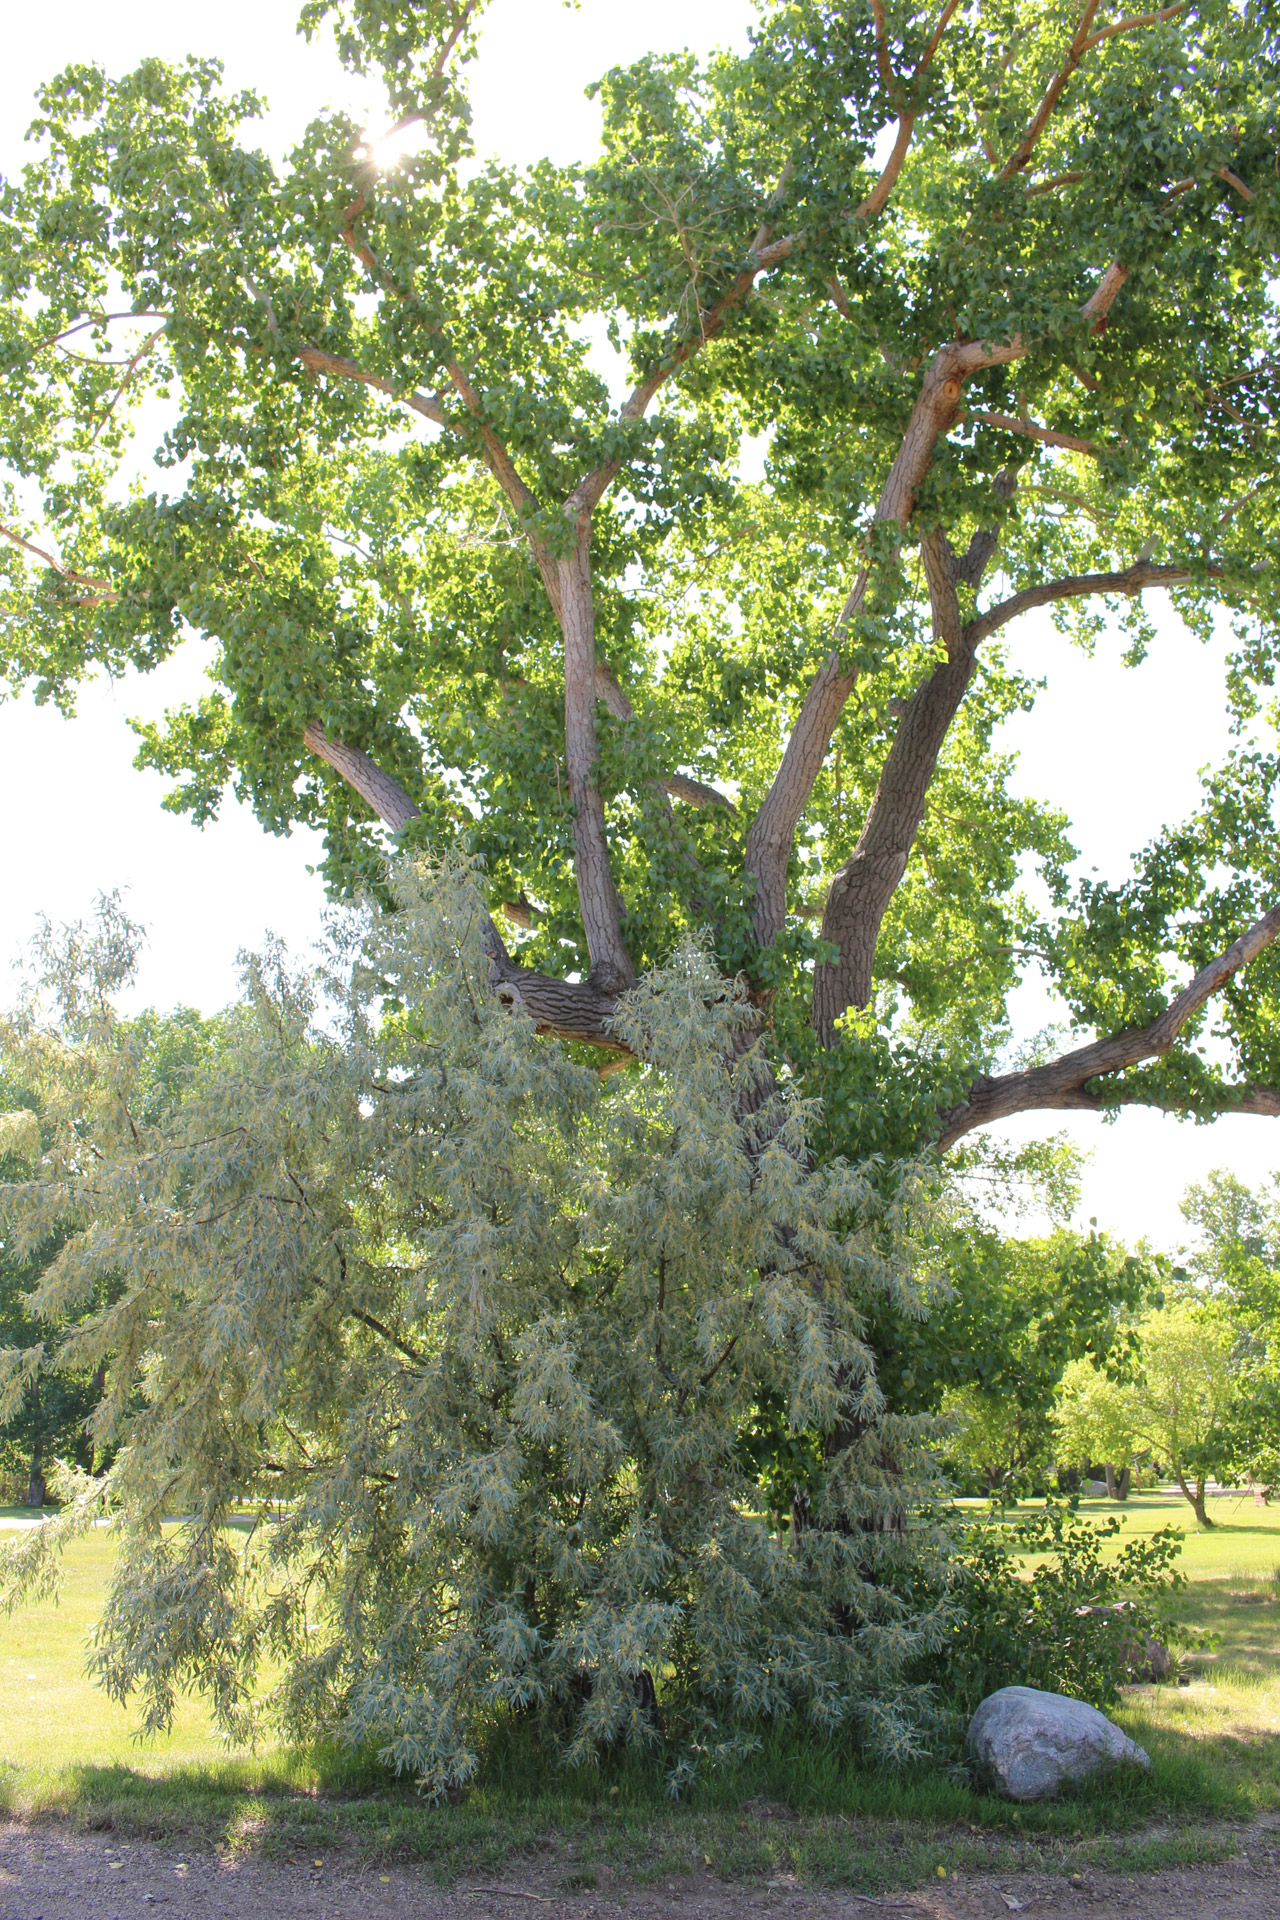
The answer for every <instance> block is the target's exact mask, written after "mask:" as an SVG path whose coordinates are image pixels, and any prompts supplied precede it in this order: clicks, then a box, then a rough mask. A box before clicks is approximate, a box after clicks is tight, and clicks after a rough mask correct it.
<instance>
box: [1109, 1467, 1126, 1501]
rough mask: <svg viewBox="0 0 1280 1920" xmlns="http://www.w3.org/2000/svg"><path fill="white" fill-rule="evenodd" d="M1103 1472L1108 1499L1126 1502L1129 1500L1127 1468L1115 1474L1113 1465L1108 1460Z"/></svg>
mask: <svg viewBox="0 0 1280 1920" xmlns="http://www.w3.org/2000/svg"><path fill="white" fill-rule="evenodd" d="M1103 1471H1104V1472H1105V1474H1106V1476H1107V1497H1108V1499H1110V1500H1127V1499H1128V1498H1129V1481H1130V1475H1129V1469H1128V1467H1123V1468H1122V1469H1121V1471H1120V1472H1119V1473H1117V1472H1116V1470H1115V1466H1114V1465H1113V1463H1112V1462H1111V1461H1110V1460H1108V1461H1107V1464H1106V1466H1105V1468H1104V1469H1103Z"/></svg>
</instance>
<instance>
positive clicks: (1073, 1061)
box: [936, 906, 1280, 1152]
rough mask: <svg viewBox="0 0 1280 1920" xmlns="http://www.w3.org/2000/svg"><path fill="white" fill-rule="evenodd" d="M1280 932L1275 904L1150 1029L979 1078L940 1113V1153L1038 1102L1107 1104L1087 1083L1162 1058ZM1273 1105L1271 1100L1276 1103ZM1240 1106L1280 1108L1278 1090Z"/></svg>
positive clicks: (1250, 1096) (1254, 1095) (1247, 1094)
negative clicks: (1019, 1069)
mask: <svg viewBox="0 0 1280 1920" xmlns="http://www.w3.org/2000/svg"><path fill="white" fill-rule="evenodd" d="M1277 934H1280V906H1278V907H1272V909H1271V911H1270V912H1269V913H1265V914H1263V916H1262V918H1261V919H1260V920H1255V921H1254V923H1253V925H1252V926H1251V927H1249V928H1247V929H1246V931H1245V932H1244V933H1242V934H1241V935H1240V938H1239V939H1238V940H1233V941H1232V943H1231V945H1230V946H1229V947H1227V948H1226V950H1225V951H1224V952H1222V953H1220V954H1218V955H1217V956H1216V957H1215V958H1214V959H1212V960H1211V961H1210V962H1209V964H1208V965H1207V966H1204V967H1201V969H1200V971H1199V973H1197V974H1196V976H1195V978H1194V979H1193V980H1192V981H1191V982H1190V984H1189V985H1187V986H1186V987H1184V988H1183V990H1182V992H1181V993H1179V994H1176V995H1175V996H1174V998H1173V999H1172V1000H1171V1001H1170V1002H1169V1004H1168V1006H1167V1007H1165V1009H1164V1010H1163V1012H1162V1013H1160V1014H1158V1015H1157V1016H1156V1018H1155V1019H1154V1020H1152V1021H1151V1022H1150V1023H1149V1024H1148V1025H1147V1026H1145V1027H1131V1028H1129V1030H1128V1031H1127V1032H1125V1033H1119V1034H1115V1035H1114V1036H1113V1037H1112V1038H1111V1039H1109V1040H1095V1041H1093V1042H1092V1043H1091V1044H1090V1045H1089V1046H1087V1047H1078V1048H1077V1049H1076V1050H1075V1051H1074V1052H1073V1053H1066V1054H1063V1055H1062V1056H1061V1057H1060V1058H1059V1059H1057V1060H1051V1061H1049V1062H1048V1064H1047V1065H1045V1066H1042V1067H1029V1068H1027V1069H1026V1071H1025V1072H1022V1073H1006V1074H1002V1075H1000V1076H998V1077H996V1078H987V1077H986V1076H983V1077H982V1078H981V1079H978V1080H975V1081H974V1083H973V1085H972V1086H971V1087H970V1088H969V1092H968V1096H967V1098H966V1099H965V1100H964V1101H963V1102H962V1103H961V1104H960V1105H959V1106H956V1107H952V1108H951V1109H950V1111H949V1112H947V1113H944V1114H943V1115H941V1116H940V1124H939V1129H938V1135H937V1142H936V1144H937V1146H938V1149H939V1151H940V1152H945V1150H946V1149H947V1148H948V1147H951V1146H954V1145H955V1143H956V1141H957V1140H960V1139H962V1138H963V1137H964V1135H965V1134H966V1133H971V1132H972V1131H973V1129H974V1128H975V1127H989V1126H991V1125H992V1124H993V1123H994V1122H995V1121H997V1120H1007V1119H1008V1118H1009V1116H1010V1115H1011V1114H1015V1113H1027V1112H1029V1111H1032V1110H1033V1109H1036V1108H1041V1107H1054V1108H1063V1107H1065V1108H1070V1107H1098V1106H1099V1105H1101V1104H1103V1102H1101V1101H1100V1100H1099V1098H1098V1096H1097V1094H1096V1093H1094V1092H1093V1091H1091V1090H1090V1088H1089V1085H1088V1083H1089V1082H1090V1081H1091V1080H1096V1079H1098V1078H1100V1077H1102V1076H1105V1075H1107V1074H1111V1073H1122V1072H1123V1071H1124V1069H1125V1068H1126V1067H1136V1066H1138V1065H1140V1064H1141V1062H1142V1061H1144V1060H1158V1059H1160V1058H1162V1057H1163V1055H1165V1054H1166V1053H1168V1052H1169V1050H1170V1048H1171V1047H1172V1046H1173V1045H1174V1043H1175V1041H1176V1040H1177V1038H1178V1036H1179V1034H1180V1033H1181V1032H1182V1029H1183V1027H1185V1025H1186V1024H1187V1021H1188V1020H1190V1018H1191V1017H1192V1015H1193V1014H1195V1013H1198V1012H1199V1010H1200V1008H1201V1007H1202V1006H1203V1005H1204V1004H1205V1002H1206V1000H1208V999H1210V998H1211V997H1212V995H1214V994H1215V993H1218V992H1219V991H1220V990H1221V989H1222V988H1223V987H1224V986H1225V985H1226V983H1227V981H1228V980H1230V979H1231V977H1232V975H1233V974H1236V973H1239V971H1240V969H1241V968H1242V967H1246V966H1248V964H1249V962H1250V961H1251V960H1253V959H1256V957H1257V955H1258V954H1260V953H1261V952H1263V951H1264V949H1265V948H1267V947H1269V946H1270V945H1271V943H1272V941H1273V940H1274V939H1275V938H1276V936H1277ZM1273 1101H1274V1102H1275V1104H1274V1105H1273V1104H1271V1103H1272V1102H1273ZM1238 1110H1239V1111H1241V1112H1252V1113H1265V1114H1280V1095H1276V1094H1274V1093H1273V1091H1272V1090H1271V1089H1269V1088H1256V1089H1252V1088H1251V1089H1246V1090H1243V1092H1242V1104H1241V1106H1240V1108H1239V1109H1238Z"/></svg>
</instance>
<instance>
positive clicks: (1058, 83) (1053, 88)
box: [999, 0, 1101, 180]
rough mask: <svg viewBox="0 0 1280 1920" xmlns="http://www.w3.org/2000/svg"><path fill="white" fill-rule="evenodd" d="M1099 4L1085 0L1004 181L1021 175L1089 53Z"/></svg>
mask: <svg viewBox="0 0 1280 1920" xmlns="http://www.w3.org/2000/svg"><path fill="white" fill-rule="evenodd" d="M1100 4H1101V0H1085V5H1084V10H1083V12H1082V13H1081V15H1080V18H1079V20H1078V22H1077V23H1076V30H1075V32H1074V33H1073V34H1072V36H1071V40H1070V42H1069V44H1068V46H1067V50H1066V52H1065V54H1064V55H1063V56H1062V65H1061V66H1060V67H1059V68H1058V71H1057V72H1056V73H1055V74H1054V76H1053V79H1052V80H1051V81H1050V82H1049V85H1048V87H1047V88H1046V90H1045V94H1044V98H1043V99H1042V100H1041V102H1040V105H1039V106H1038V107H1037V108H1036V110H1035V112H1034V113H1033V114H1032V116H1031V120H1030V122H1029V124H1028V126H1027V130H1026V132H1025V133H1024V134H1023V136H1022V138H1021V140H1019V142H1018V144H1017V146H1016V147H1015V148H1014V150H1013V152H1012V153H1011V154H1010V155H1009V158H1008V159H1007V160H1006V161H1005V163H1004V165H1003V167H1001V169H1000V173H999V178H1000V179H1001V180H1011V179H1012V178H1013V176H1014V174H1015V173H1021V172H1022V169H1023V168H1024V167H1025V166H1026V164H1027V162H1028V161H1029V160H1030V158H1031V156H1032V154H1033V153H1034V152H1035V150H1036V142H1037V141H1038V140H1039V138H1040V135H1041V134H1042V133H1043V132H1044V130H1045V127H1046V126H1047V125H1048V123H1049V119H1050V116H1051V115H1052V113H1053V110H1054V108H1055V107H1056V106H1057V104H1058V101H1059V99H1060V97H1061V95H1062V90H1063V88H1064V87H1065V86H1066V84H1067V82H1068V80H1069V79H1070V78H1071V76H1072V74H1073V73H1074V72H1075V70H1076V68H1077V67H1078V66H1079V65H1080V62H1081V60H1083V58H1084V56H1085V54H1086V53H1087V52H1088V49H1089V47H1090V45H1091V42H1090V39H1089V29H1090V27H1091V26H1092V25H1093V17H1094V15H1095V14H1096V13H1097V11H1098V7H1099V5H1100Z"/></svg>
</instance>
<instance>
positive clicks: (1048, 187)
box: [1026, 171, 1084, 200]
mask: <svg viewBox="0 0 1280 1920" xmlns="http://www.w3.org/2000/svg"><path fill="white" fill-rule="evenodd" d="M1083 179H1084V175H1083V174H1082V173H1079V172H1075V171H1073V172H1071V173H1055V174H1054V175H1053V177H1052V179H1050V180H1037V181H1036V183H1035V185H1034V186H1032V187H1028V188H1027V190H1026V193H1027V198H1028V200H1030V199H1031V198H1032V196H1033V195H1034V194H1037V193H1052V192H1053V191H1054V190H1055V188H1057V187H1073V186H1075V184H1076V182H1077V181H1078V180H1083Z"/></svg>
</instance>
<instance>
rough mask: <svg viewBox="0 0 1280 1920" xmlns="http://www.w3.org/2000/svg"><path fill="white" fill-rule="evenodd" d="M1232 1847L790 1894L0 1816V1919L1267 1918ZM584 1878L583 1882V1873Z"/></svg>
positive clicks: (1270, 1901)
mask: <svg viewBox="0 0 1280 1920" xmlns="http://www.w3.org/2000/svg"><path fill="white" fill-rule="evenodd" d="M1232 1837H1233V1839H1234V1841H1235V1845H1236V1848H1237V1851H1236V1852H1235V1853H1234V1854H1233V1856H1232V1857H1231V1858H1230V1859H1227V1860H1224V1861H1222V1862H1221V1863H1220V1864H1217V1865H1213V1866H1197V1867H1179V1868H1169V1869H1164V1870H1161V1871H1157V1872H1153V1873H1123V1874H1121V1873H1104V1872H1095V1871H1092V1870H1090V1871H1088V1872H1085V1873H1082V1874H1077V1875H1075V1876H1073V1877H1072V1878H1071V1879H1064V1878H1054V1877H1052V1876H1049V1875H1044V1874H1032V1873H1006V1874H994V1875H993V1874H973V1875H963V1876H962V1875H951V1876H949V1877H948V1878H947V1879H946V1881H945V1882H944V1881H941V1880H939V1881H938V1882H936V1883H934V1884H930V1885H929V1886H927V1887H922V1888H919V1889H917V1890H914V1891H910V1892H900V1893H893V1894H882V1895H880V1896H878V1897H876V1898H871V1897H869V1896H866V1895H858V1894H852V1893H847V1892H840V1891H830V1892H813V1891H806V1890H804V1889H802V1888H800V1887H798V1886H796V1885H795V1884H794V1883H792V1882H790V1881H789V1880H788V1879H787V1878H786V1877H784V1878H782V1879H779V1880H775V1881H772V1882H771V1883H769V1884H768V1885H755V1886H752V1885H744V1884H741V1883H736V1884H727V1883H726V1882H724V1881H721V1880H718V1879H716V1878H715V1877H714V1876H713V1875H712V1874H711V1873H707V1874H706V1875H705V1876H702V1875H694V1874H682V1875H677V1876H675V1877H673V1878H671V1879H668V1880H666V1881H662V1882H656V1883H650V1884H648V1885H641V1884H638V1883H637V1882H636V1881H635V1880H634V1879H631V1878H630V1877H628V1876H625V1875H616V1876H615V1875H614V1874H612V1873H611V1872H610V1871H609V1870H608V1869H607V1868H600V1869H598V1870H593V1871H592V1872H590V1873H581V1874H578V1875H576V1876H570V1881H571V1882H572V1881H573V1880H576V1881H577V1882H578V1884H576V1885H575V1884H566V1880H565V1877H564V1876H563V1874H562V1873H559V1874H557V1875H556V1876H555V1877H548V1876H546V1875H543V1874H541V1873H539V1872H536V1871H530V1872H526V1871H521V1870H515V1871H511V1870H504V1872H503V1873H502V1875H501V1876H500V1878H498V1879H495V1880H492V1881H490V1880H487V1879H486V1880H484V1881H483V1882H482V1881H481V1880H480V1877H479V1876H476V1878H475V1880H469V1879H468V1878H467V1877H466V1876H465V1875H464V1876H463V1878H462V1880H461V1881H460V1882H459V1883H458V1884H457V1885H455V1886H453V1887H451V1888H449V1889H447V1890H446V1889H442V1888H440V1887H438V1886H436V1885H434V1884H433V1882H432V1881H431V1880H430V1879H429V1878H428V1877H427V1876H426V1875H425V1874H424V1873H422V1872H415V1871H413V1870H412V1869H404V1868H395V1867H392V1868H388V1869H385V1870H383V1869H380V1868H378V1867H376V1866H374V1867H367V1866H364V1865H361V1864H358V1863H357V1862H355V1861H353V1860H352V1859H351V1858H350V1857H347V1856H343V1855H341V1854H334V1855H329V1856H325V1855H319V1854H312V1855H309V1856H307V1857H299V1858H296V1859H294V1860H293V1861H290V1862H283V1861H275V1860H266V1859H263V1858H260V1857H258V1856H256V1855H252V1854H251V1855H248V1856H244V1855H241V1856H236V1857H234V1858H233V1857H229V1856H224V1855H222V1854H214V1853H202V1852H198V1851H193V1850H188V1851H183V1850H182V1849H180V1848H175V1847H172V1846H167V1845H155V1844H152V1843H150V1842H147V1841H133V1842H131V1843H129V1844H124V1843H121V1844H119V1845H115V1844H113V1843H112V1842H111V1841H110V1840H109V1839H108V1838H107V1837H105V1836H104V1835H102V1834H97V1833H83V1832H77V1831H73V1830H71V1829H70V1828H68V1827H65V1826H58V1825H52V1824H40V1825H36V1826H18V1825H13V1824H9V1825H3V1826H0V1920H147V1917H148V1916H149V1917H150V1920H214V1916H219V1915H226V1916H227V1917H228V1920H303V1916H307V1920H537V1916H538V1915H539V1914H544V1913H545V1914H547V1915H553V1914H554V1915H561V1914H563V1915H566V1916H571V1920H593V1917H594V1916H599V1920H606V1916H607V1917H608V1920H623V1916H625V1920H657V1917H658V1916H672V1915H676V1914H679V1915H681V1916H685V1917H686V1920H729V1916H730V1915H734V1916H738V1915H741V1914H742V1913H744V1912H762V1913H776V1914H780V1915H781V1914H785V1915H788V1916H791V1915H794V1916H795V1917H796V1920H809V1917H812V1920H819V1916H821V1920H854V1916H860V1917H861V1920H870V1916H871V1915H872V1914H873V1913H875V1912H876V1911H877V1909H878V1910H879V1911H880V1912H882V1913H884V1914H886V1915H889V1914H896V1915H899V1916H901V1920H912V1916H913V1915H914V1916H915V1920H977V1916H979V1915H981V1916H983V1917H984V1920H1001V1916H1003V1915H1005V1914H1009V1913H1019V1912H1025V1913H1027V1914H1029V1915H1034V1916H1035V1920H1084V1917H1085V1916H1089V1920H1140V1917H1141V1920H1275V1916H1276V1914H1277V1912H1280V1825H1266V1826H1261V1825H1260V1826H1256V1827H1251V1828H1247V1829H1239V1830H1237V1831H1236V1832H1235V1833H1234V1835H1233V1836H1232ZM591 1883H594V1884H591Z"/></svg>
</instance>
